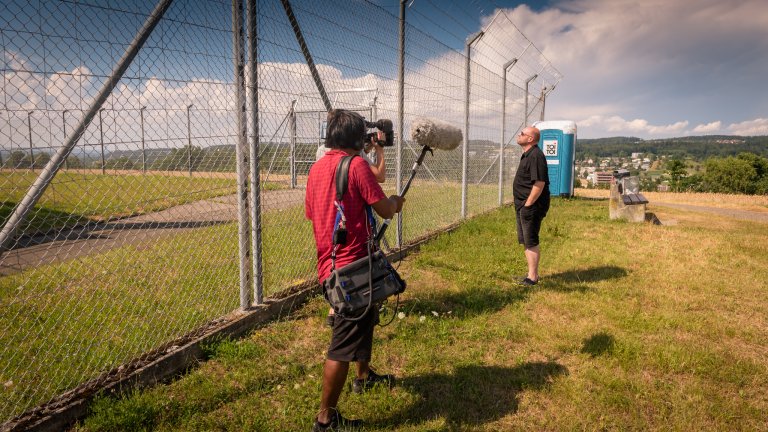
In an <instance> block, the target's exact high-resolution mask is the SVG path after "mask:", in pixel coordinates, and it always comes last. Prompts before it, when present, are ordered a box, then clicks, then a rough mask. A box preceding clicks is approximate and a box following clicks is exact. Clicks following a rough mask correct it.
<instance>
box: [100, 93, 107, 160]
mask: <svg viewBox="0 0 768 432" xmlns="http://www.w3.org/2000/svg"><path fill="white" fill-rule="evenodd" d="M103 112H104V108H101V109H100V110H99V136H100V137H101V138H100V142H101V174H102V175H104V174H106V173H107V171H106V164H105V162H104V119H103V118H102V116H101V113H103Z"/></svg>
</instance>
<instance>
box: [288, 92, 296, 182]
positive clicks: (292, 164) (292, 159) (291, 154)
mask: <svg viewBox="0 0 768 432" xmlns="http://www.w3.org/2000/svg"><path fill="white" fill-rule="evenodd" d="M295 107H296V105H295V104H292V105H291V118H290V119H288V127H289V128H290V131H291V132H290V133H291V139H290V142H289V146H290V148H289V149H288V165H289V174H290V175H291V189H296V110H295Z"/></svg>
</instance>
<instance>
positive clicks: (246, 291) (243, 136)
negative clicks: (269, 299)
mask: <svg viewBox="0 0 768 432" xmlns="http://www.w3.org/2000/svg"><path fill="white" fill-rule="evenodd" d="M243 32H244V29H243V0H232V38H233V41H232V50H233V51H234V52H233V54H234V66H235V94H236V101H235V110H236V115H237V145H236V146H235V157H236V158H237V167H236V169H237V215H238V217H237V234H238V250H239V254H240V255H239V256H240V308H241V309H248V308H249V307H251V290H250V287H249V285H250V284H249V283H248V278H249V267H250V265H249V263H248V259H249V245H248V230H249V227H248V141H247V140H248V137H247V133H248V131H247V124H246V114H247V112H246V106H245V53H244V49H243V45H244V34H243Z"/></svg>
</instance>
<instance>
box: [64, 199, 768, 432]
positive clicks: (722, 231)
mask: <svg viewBox="0 0 768 432" xmlns="http://www.w3.org/2000/svg"><path fill="white" fill-rule="evenodd" d="M650 210H651V211H654V212H656V213H657V214H658V215H660V216H661V218H662V219H664V218H674V219H675V220H677V221H678V224H677V225H675V226H655V225H651V224H646V223H643V224H630V223H626V222H621V221H609V220H608V218H607V213H608V210H607V203H606V202H604V201H591V200H582V199H573V200H560V199H557V200H554V201H553V206H552V209H551V212H550V215H549V216H548V217H547V219H546V220H545V221H544V225H543V228H542V253H543V257H542V282H541V283H540V284H539V285H538V286H536V287H534V288H523V287H521V286H518V285H517V283H516V282H515V281H516V278H517V277H518V276H521V275H523V274H524V269H525V264H524V260H523V256H522V250H521V249H520V247H519V246H518V245H517V244H516V241H515V228H514V222H513V219H514V215H513V213H512V210H511V209H509V208H506V209H502V210H499V211H494V212H492V213H490V214H488V215H485V216H482V217H479V218H476V219H474V220H471V221H469V222H467V223H465V224H464V225H462V226H461V227H460V228H459V229H458V230H457V231H455V232H453V233H450V234H444V235H441V236H440V237H439V238H438V239H436V240H434V241H432V242H430V243H429V244H427V245H425V246H424V247H422V249H421V251H420V252H418V253H417V254H414V255H411V256H410V257H408V258H407V259H406V260H405V262H403V263H401V265H400V271H401V273H402V274H403V275H404V276H405V278H406V280H408V283H409V286H408V291H407V292H406V293H405V295H404V299H403V300H404V303H403V305H402V309H401V311H402V312H403V313H404V317H403V318H402V319H395V322H394V323H393V324H392V325H390V326H389V327H386V328H383V329H379V330H377V337H376V338H375V343H374V362H373V365H374V366H375V367H376V368H377V370H378V371H379V372H385V373H395V374H396V375H397V376H398V377H399V383H398V385H397V386H396V387H395V388H394V389H392V390H391V391H390V390H387V389H384V388H377V389H374V390H373V391H371V392H369V393H367V394H365V395H362V396H358V395H353V394H351V393H349V392H348V391H345V392H344V393H343V395H342V400H341V409H342V411H343V413H344V414H346V415H347V416H351V417H360V418H363V419H365V420H366V421H367V425H368V426H367V427H366V429H365V430H369V431H391V430H395V431H443V430H462V431H463V430H468V431H497V430H585V429H586V430H606V429H607V430H685V431H688V430H765V429H766V428H768V423H767V420H766V417H765V413H766V412H768V394H767V393H766V392H765V389H766V388H767V387H768V348H767V347H768V335H767V334H766V328H768V321H767V319H768V318H766V317H768V277H766V275H768V230H766V225H765V224H764V223H756V222H748V221H738V220H734V219H728V218H724V217H720V216H713V215H703V214H700V213H693V212H686V211H680V210H674V209H666V208H660V207H659V208H654V207H653V206H651V208H650ZM326 311H327V305H326V304H325V303H324V302H323V301H322V300H321V299H319V298H317V299H315V300H313V301H311V302H310V303H309V304H308V305H307V306H305V307H304V308H303V309H301V310H300V311H299V312H298V313H296V314H294V315H293V316H292V317H291V318H290V319H286V320H282V321H280V322H275V323H272V324H270V325H269V326H267V327H265V328H262V329H259V330H256V331H254V332H253V333H252V334H251V335H250V336H249V337H247V338H245V339H242V340H238V341H220V342H219V343H216V344H213V345H211V346H209V347H208V348H207V353H208V355H209V359H208V361H206V362H204V363H202V364H201V365H200V366H199V367H198V368H196V369H194V370H192V371H190V372H189V373H188V374H187V375H185V376H184V377H182V378H180V379H178V380H176V381H174V382H172V383H169V384H165V385H158V386H156V387H154V388H151V389H148V390H144V391H139V392H135V393H133V394H131V395H129V396H127V397H125V398H122V399H113V398H108V397H104V398H101V399H100V400H99V401H98V402H97V403H96V404H95V405H94V406H93V409H92V413H91V415H90V416H89V417H88V418H87V419H86V420H85V421H84V422H83V423H81V424H80V425H79V426H78V427H77V429H78V430H82V431H97V430H99V431H101V430H105V431H110V430H114V431H118V430H164V431H171V430H179V431H182V430H183V431H188V430H264V431H267V430H269V431H297V430H309V429H310V427H311V422H312V418H313V416H314V415H315V413H316V410H317V406H318V398H319V393H320V375H321V370H322V363H323V359H324V350H325V349H326V346H327V341H328V339H329V337H330V331H329V329H328V328H327V327H325V326H324V324H323V322H324V315H325V312H326ZM350 378H351V377H350Z"/></svg>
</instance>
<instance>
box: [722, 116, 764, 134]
mask: <svg viewBox="0 0 768 432" xmlns="http://www.w3.org/2000/svg"><path fill="white" fill-rule="evenodd" d="M728 132H729V133H730V134H733V135H745V136H754V135H768V118H757V119H754V120H747V121H743V122H741V123H733V124H731V125H729V126H728Z"/></svg>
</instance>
